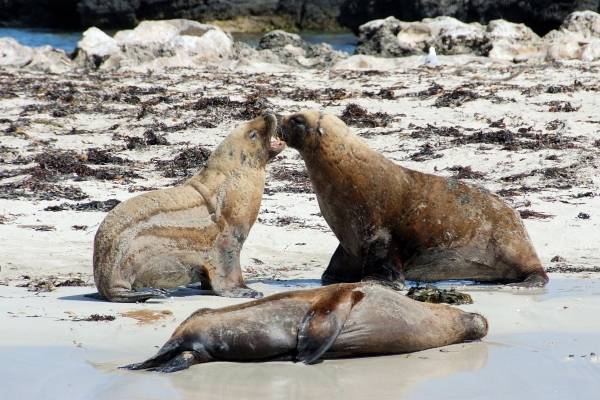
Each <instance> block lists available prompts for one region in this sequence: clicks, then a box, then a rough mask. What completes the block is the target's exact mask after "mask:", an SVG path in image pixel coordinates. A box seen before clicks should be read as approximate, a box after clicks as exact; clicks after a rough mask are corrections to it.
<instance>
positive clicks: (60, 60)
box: [0, 38, 72, 73]
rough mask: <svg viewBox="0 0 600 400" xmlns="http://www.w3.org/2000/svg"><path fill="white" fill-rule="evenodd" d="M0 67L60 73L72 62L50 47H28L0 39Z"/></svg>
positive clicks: (62, 52)
mask: <svg viewBox="0 0 600 400" xmlns="http://www.w3.org/2000/svg"><path fill="white" fill-rule="evenodd" d="M0 67H12V68H27V69H32V70H37V71H44V72H50V73H62V72H65V71H68V70H69V69H71V68H72V62H71V60H70V59H69V57H67V54H66V53H65V52H64V51H62V50H57V49H53V48H52V47H50V46H42V47H28V46H23V45H21V44H19V43H18V42H17V41H16V40H14V39H12V38H0Z"/></svg>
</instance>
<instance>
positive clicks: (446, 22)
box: [423, 17, 489, 55]
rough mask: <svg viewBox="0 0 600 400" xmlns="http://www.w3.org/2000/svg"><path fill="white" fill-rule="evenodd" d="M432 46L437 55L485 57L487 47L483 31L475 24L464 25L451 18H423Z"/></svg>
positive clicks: (480, 26) (481, 27)
mask: <svg viewBox="0 0 600 400" xmlns="http://www.w3.org/2000/svg"><path fill="white" fill-rule="evenodd" d="M423 23H425V24H427V25H428V26H429V27H430V30H431V35H432V37H433V43H432V44H430V45H433V46H434V47H435V49H436V51H437V52H438V53H439V54H476V55H487V53H488V52H489V45H488V41H487V38H486V36H485V29H484V27H483V26H482V25H480V24H479V23H477V22H473V23H470V24H465V23H464V22H461V21H459V20H457V19H456V18H452V17H437V18H431V19H429V18H425V19H424V20H423Z"/></svg>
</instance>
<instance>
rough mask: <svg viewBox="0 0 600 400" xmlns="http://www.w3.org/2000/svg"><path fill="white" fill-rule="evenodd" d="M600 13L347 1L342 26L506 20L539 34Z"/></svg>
mask: <svg viewBox="0 0 600 400" xmlns="http://www.w3.org/2000/svg"><path fill="white" fill-rule="evenodd" d="M581 10H593V11H600V0H502V1H498V0H370V1H363V0H347V1H346V2H345V3H344V4H343V6H342V8H341V11H340V17H339V20H340V23H341V24H342V25H344V26H346V27H348V28H350V29H351V30H353V31H354V32H355V33H358V31H359V27H360V26H361V25H363V24H364V23H366V22H368V21H372V20H375V19H381V18H386V17H388V16H394V17H396V18H398V19H400V20H402V21H418V20H421V19H423V18H431V17H437V16H450V17H454V18H458V19H460V20H462V21H470V22H479V23H487V22H489V21H492V20H494V19H505V20H508V21H511V22H515V23H526V24H527V25H528V26H529V27H531V28H532V29H533V30H534V31H535V32H536V33H538V34H545V33H546V32H548V31H550V30H552V29H556V28H558V27H559V26H560V24H561V23H562V21H563V20H564V19H565V18H566V17H567V15H569V14H570V13H572V12H573V11H581Z"/></svg>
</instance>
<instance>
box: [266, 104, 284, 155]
mask: <svg viewBox="0 0 600 400" xmlns="http://www.w3.org/2000/svg"><path fill="white" fill-rule="evenodd" d="M265 121H266V122H267V125H268V137H269V159H272V158H273V157H275V156H276V155H277V154H279V153H281V152H282V151H283V149H285V142H283V141H282V140H281V139H280V138H279V129H278V128H279V124H278V118H277V116H275V115H274V114H265Z"/></svg>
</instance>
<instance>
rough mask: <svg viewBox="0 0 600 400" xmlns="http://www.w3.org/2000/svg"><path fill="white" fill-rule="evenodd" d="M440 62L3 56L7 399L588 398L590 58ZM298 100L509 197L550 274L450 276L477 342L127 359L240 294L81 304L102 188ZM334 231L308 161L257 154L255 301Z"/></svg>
mask: <svg viewBox="0 0 600 400" xmlns="http://www.w3.org/2000/svg"><path fill="white" fill-rule="evenodd" d="M439 58H440V63H441V66H440V67H437V68H425V67H423V66H422V64H423V57H420V56H414V57H406V58H402V59H397V60H396V64H395V66H394V68H393V69H387V70H343V69H332V70H291V69H289V70H282V69H275V68H272V69H270V68H267V67H265V66H254V67H252V66H246V67H239V68H238V69H236V70H231V71H215V70H211V69H206V70H201V69H177V70H168V71H166V72H154V73H140V72H126V71H120V72H88V73H75V72H72V73H71V72H69V73H65V74H60V75H58V74H45V73H36V72H27V71H23V70H16V69H15V70H11V69H2V70H0V89H1V90H0V298H1V299H2V301H0V326H1V327H2V328H1V329H0V358H1V359H2V360H3V361H4V362H3V363H2V364H1V365H0V377H1V378H0V379H1V383H2V392H3V393H4V396H5V397H6V398H19V399H33V398H35V399H56V398H72V399H105V398H106V399H108V398H111V399H163V398H173V399H192V398H198V397H201V398H203V399H234V398H247V399H255V398H256V399H258V398H261V399H271V398H272V399H304V398H314V397H317V396H318V397H325V396H326V397H330V398H340V399H342V398H344V399H348V398H352V399H353V398H356V399H358V398H365V397H372V398H377V399H392V398H394V399H399V398H402V399H430V398H432V397H443V398H446V399H454V398H456V399H458V398H460V399H465V398H468V399H490V398H491V399H505V398H513V399H532V398H534V399H535V398H544V399H564V398H573V399H594V398H596V397H597V393H598V392H599V391H600V383H599V382H600V379H598V378H600V362H599V360H598V354H600V344H599V343H600V340H599V339H600V320H599V319H598V318H597V316H598V315H599V313H600V302H599V300H600V253H599V252H598V243H600V202H599V201H598V195H599V193H600V192H599V188H600V178H599V175H598V167H599V166H600V161H599V160H600V158H599V156H600V117H599V116H598V110H600V96H599V92H600V83H599V82H598V73H599V72H600V63H598V62H596V63H581V62H562V63H554V64H551V63H546V64H540V65H525V64H509V63H500V62H491V61H490V60H489V59H487V58H482V57H473V56H440V57H439ZM356 106H358V107H356ZM303 108H319V109H321V110H323V111H325V112H329V113H333V114H336V115H338V116H342V118H343V119H345V120H346V122H347V123H348V124H350V125H351V126H352V127H353V129H354V130H355V132H357V133H358V134H359V135H360V136H362V137H363V139H364V140H365V141H366V142H367V143H368V144H369V145H370V146H371V147H373V148H374V149H377V150H378V151H381V152H383V153H384V154H385V155H386V157H388V158H390V159H391V160H393V161H394V162H397V163H399V164H401V165H403V166H406V167H409V168H413V169H416V170H419V171H423V172H429V173H436V174H439V175H443V176H454V177H456V178H458V179H464V180H465V181H467V182H469V183H472V184H476V185H480V186H483V187H485V188H487V189H489V190H491V191H493V192H495V193H498V194H499V195H501V196H502V197H503V198H504V199H505V200H506V201H507V202H508V203H509V204H511V205H512V206H513V207H515V208H516V209H517V210H519V211H520V212H521V215H522V216H523V218H524V222H525V225H526V227H527V229H528V231H529V234H530V236H531V239H532V241H533V243H534V245H535V247H536V249H537V251H538V253H539V255H540V258H541V259H542V261H543V263H544V265H545V267H546V269H547V270H548V271H549V273H550V274H549V275H550V283H549V285H548V286H547V287H545V288H543V289H511V288H506V287H498V286H483V287H480V286H472V285H470V284H467V283H464V282H443V283H440V286H442V287H456V288H457V289H458V290H461V291H464V292H466V293H469V294H471V296H472V297H473V300H474V304H472V305H468V306H461V308H463V309H465V310H468V311H476V312H480V313H482V314H483V315H485V316H486V317H487V318H488V320H489V323H490V331H489V335H488V336H487V337H486V338H485V339H484V340H483V341H481V342H477V343H466V344H461V345H454V346H449V347H445V348H441V349H432V350H427V351H423V352H419V353H413V354H408V355H398V356H386V357H373V358H364V359H348V360H328V361H324V362H323V363H321V364H318V365H315V366H310V367H307V366H302V365H296V364H293V363H282V362H274V363H262V364H241V363H214V364H207V365H197V366H194V367H192V368H190V369H189V370H186V371H183V372H179V373H176V374H171V375H160V374H154V373H144V372H136V373H133V372H129V371H122V370H118V369H117V367H118V366H119V365H123V364H127V363H130V362H135V361H141V360H142V359H144V358H146V357H148V356H150V355H151V354H153V353H154V352H155V351H156V349H157V347H158V346H160V345H162V344H163V343H164V341H165V340H166V339H167V338H168V336H169V335H170V334H171V332H172V331H173V329H174V328H175V327H176V326H177V325H178V324H179V323H180V322H181V321H182V320H183V319H184V318H185V317H187V316H188V315H189V314H190V313H191V312H192V311H194V310H196V309H198V308H201V307H219V306H224V305H229V304H235V303H238V302H240V301H242V300H240V299H227V298H221V297H216V296H212V295H210V294H209V293H201V292H199V291H198V290H196V289H191V288H188V289H181V290H178V291H177V292H175V293H173V295H172V297H170V298H168V299H164V300H152V301H149V302H148V303H145V304H113V303H107V302H102V301H98V300H93V299H90V298H87V297H84V296H83V295H84V294H88V293H93V292H95V288H94V286H93V277H92V261H91V258H92V241H93V237H94V234H95V231H96V229H97V227H98V225H99V223H100V222H101V221H102V219H103V218H104V216H105V215H106V212H107V209H108V208H110V207H109V206H110V203H103V202H106V201H107V200H111V199H116V200H120V201H123V200H125V199H127V198H130V197H132V196H135V195H137V194H140V193H143V192H144V191H147V190H151V189H154V188H163V187H168V186H171V185H173V184H175V183H177V182H179V181H181V180H182V179H184V178H185V177H186V176H189V175H191V174H193V173H194V172H196V171H197V170H198V168H199V167H201V164H202V161H203V160H204V161H205V154H206V153H203V151H210V150H212V149H213V148H214V147H215V146H216V145H217V144H218V143H219V142H220V140H221V139H222V138H223V137H224V136H225V135H226V134H227V133H228V132H229V131H230V130H231V129H232V128H233V127H234V126H236V125H237V124H239V123H241V121H243V120H247V119H250V118H252V117H253V116H255V115H257V114H258V113H260V112H262V111H263V110H271V111H273V112H277V113H285V114H287V113H290V112H293V111H296V110H299V109H303ZM94 202H95V203H94ZM98 202H100V203H98ZM113 205H114V204H113ZM336 246H337V240H336V239H335V237H334V236H333V234H332V233H331V231H330V230H329V228H328V226H327V224H326V222H325V221H324V220H323V218H322V217H321V215H320V213H319V208H318V205H317V202H316V199H315V196H314V194H313V193H312V188H311V186H310V182H309V181H308V176H307V174H306V171H305V169H304V166H303V163H302V161H301V160H300V158H299V156H298V154H297V153H296V152H295V151H294V150H291V149H286V150H285V151H284V152H283V153H281V155H280V156H279V157H278V158H277V159H275V160H274V161H273V162H272V164H271V165H269V167H268V178H267V187H266V189H265V193H264V196H263V202H262V206H261V213H260V215H259V218H258V221H257V222H256V224H255V225H254V228H253V229H252V231H251V233H250V236H249V238H248V240H247V242H246V244H245V246H244V249H243V251H242V267H243V270H244V273H245V278H246V279H247V281H248V283H249V284H250V286H251V287H252V288H254V289H256V290H260V291H263V292H264V293H265V294H271V293H276V292H279V291H283V290H291V289H297V288H302V287H313V286H317V285H319V277H320V275H321V273H322V271H323V270H324V268H325V266H326V265H327V263H328V261H329V257H330V255H331V254H332V252H333V250H334V249H335V247H336ZM412 284H414V283H412ZM94 314H96V315H97V316H96V317H92V316H93V315H94ZM88 319H91V320H88ZM94 319H96V320H94ZM97 319H106V320H100V321H97Z"/></svg>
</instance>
